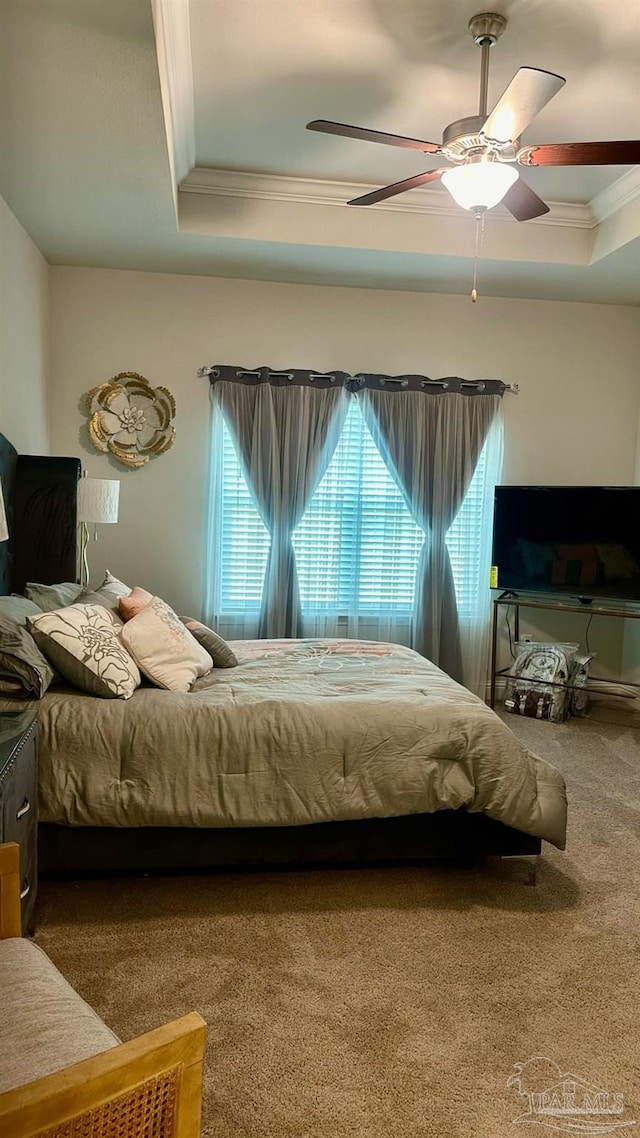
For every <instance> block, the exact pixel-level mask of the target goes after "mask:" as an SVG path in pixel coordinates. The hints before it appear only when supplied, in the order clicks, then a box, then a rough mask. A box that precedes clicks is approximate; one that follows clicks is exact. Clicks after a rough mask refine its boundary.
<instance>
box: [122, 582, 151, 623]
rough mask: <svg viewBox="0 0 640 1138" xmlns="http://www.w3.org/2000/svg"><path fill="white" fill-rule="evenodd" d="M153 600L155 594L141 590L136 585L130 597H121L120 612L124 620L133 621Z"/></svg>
mask: <svg viewBox="0 0 640 1138" xmlns="http://www.w3.org/2000/svg"><path fill="white" fill-rule="evenodd" d="M152 600H153V593H148V592H147V590H146V589H141V588H140V586H139V585H136V587H135V589H132V591H131V592H130V593H129V596H128V597H120V600H119V601H118V612H119V613H120V616H121V617H122V619H123V620H131V618H132V617H133V616H137V614H138V613H139V612H140V610H141V609H143V608H144V607H145V605H148V604H149V603H150V602H151V601H152Z"/></svg>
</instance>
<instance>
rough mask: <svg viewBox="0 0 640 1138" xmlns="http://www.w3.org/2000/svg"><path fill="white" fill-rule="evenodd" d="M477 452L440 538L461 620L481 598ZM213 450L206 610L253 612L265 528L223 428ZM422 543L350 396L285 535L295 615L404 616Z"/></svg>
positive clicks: (482, 492)
mask: <svg viewBox="0 0 640 1138" xmlns="http://www.w3.org/2000/svg"><path fill="white" fill-rule="evenodd" d="M486 450H487V448H486V447H485V449H484V450H483V451H482V454H481V456H480V460H479V462H478V466H477V468H476V471H475V474H474V476H473V479H472V481H471V484H470V487H469V490H468V492H467V495H466V498H465V500H464V502H463V505H462V508H461V510H460V512H459V514H458V516H457V518H456V520H455V522H454V523H453V525H452V527H451V529H450V530H449V533H448V535H447V547H448V549H449V554H450V557H451V565H452V571H453V577H454V582H455V588H456V597H457V602H458V609H459V613H460V616H461V618H464V617H465V616H467V615H471V614H472V613H474V612H475V611H476V609H477V608H478V604H479V602H480V601H481V599H482V597H483V596H485V595H488V581H487V580H486V573H485V572H484V569H483V566H482V552H481V551H482V547H483V541H482V540H481V538H482V535H483V533H484V534H486V532H487V529H486V527H487V526H489V527H490V526H491V517H490V512H489V509H488V503H490V501H491V494H489V493H487V489H488V488H487V486H486V485H485V483H486V475H487V461H486ZM221 457H222V463H221V467H222V468H221V473H220V483H219V484H220V487H221V495H222V502H221V507H222V509H221V522H220V532H219V552H218V559H219V561H218V574H219V576H218V581H219V585H218V593H219V595H218V598H217V605H216V609H217V615H218V618H219V619H221V620H222V621H223V622H224V621H225V619H226V618H234V617H236V616H237V617H247V616H251V615H253V614H257V613H258V612H259V610H260V601H261V596H262V587H263V582H264V575H265V568H266V564H267V556H268V552H269V534H268V532H267V530H266V528H265V526H264V523H263V522H262V519H261V518H260V514H259V512H258V510H257V507H256V505H255V502H254V500H253V497H252V495H251V494H250V492H249V489H248V487H247V484H246V482H245V479H244V476H243V474H242V470H241V467H240V464H239V462H238V458H237V455H236V451H235V447H234V444H233V440H232V438H231V435H230V433H229V431H228V429H227V427H226V425H224V426H223V430H222V455H221ZM423 541H424V533H423V531H422V530H421V529H420V527H419V526H417V525H416V523H415V522H414V521H413V519H412V517H411V514H410V513H409V511H408V509H407V507H406V505H405V502H404V499H403V497H402V494H401V492H400V490H399V488H398V486H397V484H396V482H395V480H394V478H393V477H392V475H391V474H390V472H389V470H388V469H387V467H386V466H385V464H384V462H383V460H382V458H381V456H380V453H379V451H378V448H377V447H376V445H375V442H374V440H373V438H372V436H371V433H370V431H369V429H368V427H367V426H366V423H365V421H364V419H363V417H362V414H361V411H360V409H359V406H358V403H357V401H356V400H355V399H354V400H353V402H352V404H351V407H350V409H349V411H348V414H347V418H346V420H345V425H344V428H343V432H342V435H341V437H340V441H339V443H338V445H337V447H336V450H335V452H334V454H333V457H332V459H331V462H330V464H329V468H328V470H327V472H326V474H325V476H324V478H323V479H322V481H321V483H320V485H319V487H318V489H317V490H316V492H315V494H314V496H313V499H312V501H311V503H310V505H309V507H308V509H307V511H306V513H305V515H304V517H303V519H302V521H301V523H300V525H299V526H298V527H297V529H296V532H295V534H294V537H293V546H294V549H295V553H296V564H297V570H298V583H299V588H300V600H301V606H302V612H303V614H304V615H305V616H314V615H317V614H322V613H333V614H336V615H346V614H351V613H357V614H359V615H360V616H362V617H365V618H366V617H372V618H375V617H377V616H379V615H397V616H402V615H405V616H406V617H407V618H408V617H410V615H411V613H412V610H413V604H414V591H415V576H416V569H417V564H418V558H419V556H420V550H421V547H422V544H423ZM485 544H486V543H485ZM406 627H407V629H408V627H409V626H408V623H407V625H406ZM227 631H228V633H229V634H231V631H232V627H231V624H230V625H229V627H228V629H227Z"/></svg>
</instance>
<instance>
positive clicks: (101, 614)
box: [27, 604, 140, 699]
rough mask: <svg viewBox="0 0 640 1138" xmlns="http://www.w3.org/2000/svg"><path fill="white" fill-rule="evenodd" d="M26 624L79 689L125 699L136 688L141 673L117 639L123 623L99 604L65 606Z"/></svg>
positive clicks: (35, 617) (66, 677)
mask: <svg viewBox="0 0 640 1138" xmlns="http://www.w3.org/2000/svg"><path fill="white" fill-rule="evenodd" d="M27 624H28V627H29V629H30V631H31V633H32V635H33V637H34V639H35V641H36V643H37V645H38V647H39V648H41V649H42V651H43V652H44V654H45V656H46V657H47V659H48V660H50V661H51V663H52V664H54V665H55V667H56V668H57V669H58V671H59V672H60V673H61V675H62V676H64V678H65V680H67V681H68V682H69V683H70V684H73V686H74V687H77V688H80V690H81V691H86V692H88V693H89V695H96V696H100V697H102V698H104V699H129V696H132V695H133V693H134V691H135V689H136V688H137V687H139V685H140V672H139V671H138V668H137V666H136V663H135V660H132V658H131V656H130V655H129V653H128V652H127V650H126V648H125V647H124V645H123V644H122V641H121V638H120V635H119V633H120V630H121V628H122V622H121V621H120V620H119V618H118V617H117V616H116V615H115V614H114V613H112V612H110V611H109V609H106V608H103V607H102V605H82V604H77V605H69V607H68V608H63V609H58V610H57V611H56V612H48V613H41V615H40V616H32V617H29V620H28V622H27Z"/></svg>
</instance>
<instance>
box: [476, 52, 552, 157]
mask: <svg viewBox="0 0 640 1138" xmlns="http://www.w3.org/2000/svg"><path fill="white" fill-rule="evenodd" d="M565 83H566V80H565V79H563V78H562V76H561V75H556V74H554V72H553V71H540V70H538V68H536V67H520V68H519V70H518V71H516V73H515V75H514V77H513V79H512V80H511V82H510V84H509V86H508V87H507V89H506V91H503V93H502V95H501V96H500V98H499V99H498V102H497V103H496V105H495V107H494V108H493V110H492V111H491V114H490V115H489V117H488V119H487V121H486V122H485V124H484V126H483V128H482V133H483V134H484V136H485V138H491V139H494V141H495V142H515V140H516V138H519V137H520V135H521V134H522V132H523V130H525V129H526V128H527V127H528V126H529V123H530V122H531V120H532V119H534V118H535V116H536V115H537V114H538V113H539V112H540V111H541V110H542V108H543V107H546V105H547V103H548V102H549V100H550V99H552V98H553V96H554V95H557V93H558V91H559V90H560V88H561V87H563V86H564V84H565Z"/></svg>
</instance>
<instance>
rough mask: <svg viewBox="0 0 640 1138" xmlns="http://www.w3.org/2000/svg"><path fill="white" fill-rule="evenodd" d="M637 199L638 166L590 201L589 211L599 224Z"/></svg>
mask: <svg viewBox="0 0 640 1138" xmlns="http://www.w3.org/2000/svg"><path fill="white" fill-rule="evenodd" d="M637 197H640V166H633V167H632V169H631V170H627V171H626V173H624V174H622V176H621V177H620V178H618V179H617V180H616V181H615V182H612V183H611V185H610V186H606V187H605V189H604V190H601V191H600V193H599V194H596V195H595V197H593V198H592V199H591V209H592V211H593V215H594V217H595V219H596V221H597V222H598V224H599V223H600V222H601V221H606V219H607V218H608V217H611V216H612V214H614V213H617V212H618V210H621V209H622V208H623V207H624V206H625V205H628V204H629V202H632V201H634V200H635V199H636V198H637Z"/></svg>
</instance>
